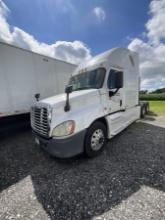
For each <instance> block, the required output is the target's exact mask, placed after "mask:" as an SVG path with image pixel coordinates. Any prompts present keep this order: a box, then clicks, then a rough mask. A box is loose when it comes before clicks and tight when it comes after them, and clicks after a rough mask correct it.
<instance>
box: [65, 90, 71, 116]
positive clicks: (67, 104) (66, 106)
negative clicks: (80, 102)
mask: <svg viewBox="0 0 165 220" xmlns="http://www.w3.org/2000/svg"><path fill="white" fill-rule="evenodd" d="M64 111H65V112H68V111H70V104H69V93H67V94H66V104H65V107H64Z"/></svg>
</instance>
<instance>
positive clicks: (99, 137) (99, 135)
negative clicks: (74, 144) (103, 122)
mask: <svg viewBox="0 0 165 220" xmlns="http://www.w3.org/2000/svg"><path fill="white" fill-rule="evenodd" d="M104 141H105V137H104V132H103V131H102V130H101V129H97V130H95V131H94V132H93V135H92V137H91V148H92V150H94V151H98V150H100V149H101V148H102V146H103V145H104Z"/></svg>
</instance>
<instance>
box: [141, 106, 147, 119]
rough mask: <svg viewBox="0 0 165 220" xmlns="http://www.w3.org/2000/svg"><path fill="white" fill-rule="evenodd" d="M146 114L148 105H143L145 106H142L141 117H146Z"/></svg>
mask: <svg viewBox="0 0 165 220" xmlns="http://www.w3.org/2000/svg"><path fill="white" fill-rule="evenodd" d="M145 114H146V106H145V105H143V106H142V107H141V118H144V116H145Z"/></svg>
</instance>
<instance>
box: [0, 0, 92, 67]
mask: <svg viewBox="0 0 165 220" xmlns="http://www.w3.org/2000/svg"><path fill="white" fill-rule="evenodd" d="M61 1H62V0H58V2H59V3H61ZM67 2H68V6H67V8H68V7H71V5H70V4H69V1H67ZM8 13H10V10H9V9H8V8H7V6H6V5H5V4H4V2H3V1H2V0H0V41H3V42H7V43H9V44H13V45H16V46H19V47H21V48H25V49H28V50H31V51H34V52H37V53H41V54H44V55H48V56H51V57H54V58H58V59H62V60H65V61H68V62H71V63H76V64H78V63H80V62H82V61H83V60H87V59H89V58H90V57H91V54H90V50H89V48H87V47H86V45H85V44H84V43H83V42H81V41H73V42H67V41H57V42H55V43H54V44H51V45H48V44H46V43H42V42H39V41H37V40H36V39H35V38H34V37H33V36H32V35H30V34H28V33H26V32H25V31H23V30H22V29H20V28H18V27H12V31H11V26H10V25H9V24H8V22H7V15H8Z"/></svg>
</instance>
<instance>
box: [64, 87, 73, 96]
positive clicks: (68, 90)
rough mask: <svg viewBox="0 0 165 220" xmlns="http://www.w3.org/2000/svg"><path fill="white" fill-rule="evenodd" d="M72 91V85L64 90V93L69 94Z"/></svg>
mask: <svg viewBox="0 0 165 220" xmlns="http://www.w3.org/2000/svg"><path fill="white" fill-rule="evenodd" d="M72 91H73V86H72V85H68V86H66V88H65V93H67V94H69V93H71V92H72Z"/></svg>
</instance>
